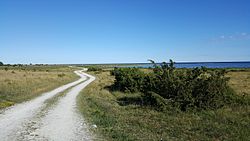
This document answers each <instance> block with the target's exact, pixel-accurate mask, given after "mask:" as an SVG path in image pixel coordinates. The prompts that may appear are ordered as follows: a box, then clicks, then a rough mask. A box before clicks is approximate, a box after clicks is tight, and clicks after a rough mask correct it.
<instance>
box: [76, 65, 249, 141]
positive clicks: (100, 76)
mask: <svg viewBox="0 0 250 141" xmlns="http://www.w3.org/2000/svg"><path fill="white" fill-rule="evenodd" d="M90 73H91V74H92V75H94V76H96V81H94V82H93V83H92V84H90V85H89V86H87V87H86V88H85V89H84V90H83V92H82V93H81V94H80V95H79V97H78V105H79V107H80V111H81V112H82V114H83V116H84V117H85V118H86V119H87V120H88V121H89V122H90V123H91V124H96V125H97V128H96V129H95V132H96V133H97V134H99V139H100V138H102V139H104V140H118V141H128V140H155V141H159V140H161V139H162V140H178V141H179V140H249V138H250V105H248V104H235V103H232V104H228V105H226V106H223V107H222V108H218V109H212V110H211V109H208V110H198V111H197V110H194V111H192V110H190V111H180V110H176V109H172V110H171V109H169V110H167V111H158V110H155V108H153V107H150V106H141V105H140V104H138V103H126V101H122V100H124V99H125V100H129V99H137V98H138V97H140V96H141V93H140V92H136V93H125V92H121V91H113V90H110V89H109V88H110V86H112V85H113V84H114V81H115V77H114V76H112V75H110V71H97V72H90ZM226 76H227V77H230V80H229V85H230V87H232V88H233V89H234V91H235V92H236V93H237V95H239V96H240V97H244V96H249V95H250V93H249V83H250V70H249V69H244V70H233V71H230V70H229V72H228V73H227V74H226Z"/></svg>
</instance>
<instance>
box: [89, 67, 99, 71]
mask: <svg viewBox="0 0 250 141" xmlns="http://www.w3.org/2000/svg"><path fill="white" fill-rule="evenodd" d="M101 70H102V68H100V67H98V66H89V67H88V71H101Z"/></svg>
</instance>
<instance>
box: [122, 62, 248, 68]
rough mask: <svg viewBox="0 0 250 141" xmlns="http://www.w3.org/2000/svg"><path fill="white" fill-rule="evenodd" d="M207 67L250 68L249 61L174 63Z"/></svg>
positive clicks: (182, 65)
mask: <svg viewBox="0 0 250 141" xmlns="http://www.w3.org/2000/svg"><path fill="white" fill-rule="evenodd" d="M201 66H204V67H207V68H250V62H201V63H199V62H198V63H196V62H195V63H176V64H175V67H176V68H195V67H201ZM123 67H140V68H149V67H153V66H152V64H135V65H127V66H123Z"/></svg>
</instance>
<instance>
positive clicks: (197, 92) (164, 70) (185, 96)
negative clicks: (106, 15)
mask: <svg viewBox="0 0 250 141" xmlns="http://www.w3.org/2000/svg"><path fill="white" fill-rule="evenodd" d="M151 62H152V63H154V62H153V61H151ZM153 65H154V68H153V72H152V73H143V72H142V71H140V70H139V69H137V68H115V69H114V71H112V72H111V74H112V75H114V76H115V83H114V87H115V88H116V89H118V90H121V91H125V92H138V91H139V92H142V93H144V95H145V97H147V98H148V96H149V97H151V98H149V100H152V101H151V102H149V103H151V104H152V105H154V106H157V107H162V105H164V104H162V100H160V103H161V104H160V105H161V106H159V105H157V103H158V102H159V96H160V97H162V98H164V99H165V100H170V101H172V104H173V105H174V106H177V107H179V108H180V109H181V110H183V111H185V110H187V109H194V108H195V109H217V108H220V107H222V106H224V105H225V104H227V103H230V102H232V100H233V99H234V98H233V97H234V92H233V91H232V89H231V88H230V87H229V86H228V84H227V82H228V80H229V79H228V78H226V77H225V74H226V72H225V71H224V70H221V69H220V70H214V69H207V68H205V67H201V68H194V69H175V67H174V62H173V61H172V60H170V63H169V64H167V63H165V62H163V63H162V64H161V65H160V66H159V65H156V64H155V63H154V64H153ZM152 92H153V93H154V94H152ZM152 96H153V97H154V98H152ZM156 97H157V99H158V100H156ZM155 104H156V105H155ZM160 109H161V108H160Z"/></svg>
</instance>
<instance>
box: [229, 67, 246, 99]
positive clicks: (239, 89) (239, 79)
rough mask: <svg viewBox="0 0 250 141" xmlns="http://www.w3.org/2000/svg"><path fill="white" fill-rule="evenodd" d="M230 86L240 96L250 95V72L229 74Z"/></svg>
mask: <svg viewBox="0 0 250 141" xmlns="http://www.w3.org/2000/svg"><path fill="white" fill-rule="evenodd" d="M227 76H228V77H230V81H229V85H230V86H231V87H232V88H233V89H234V90H235V91H236V93H237V94H239V95H246V94H248V95H250V71H237V72H229V73H228V74H227Z"/></svg>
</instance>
